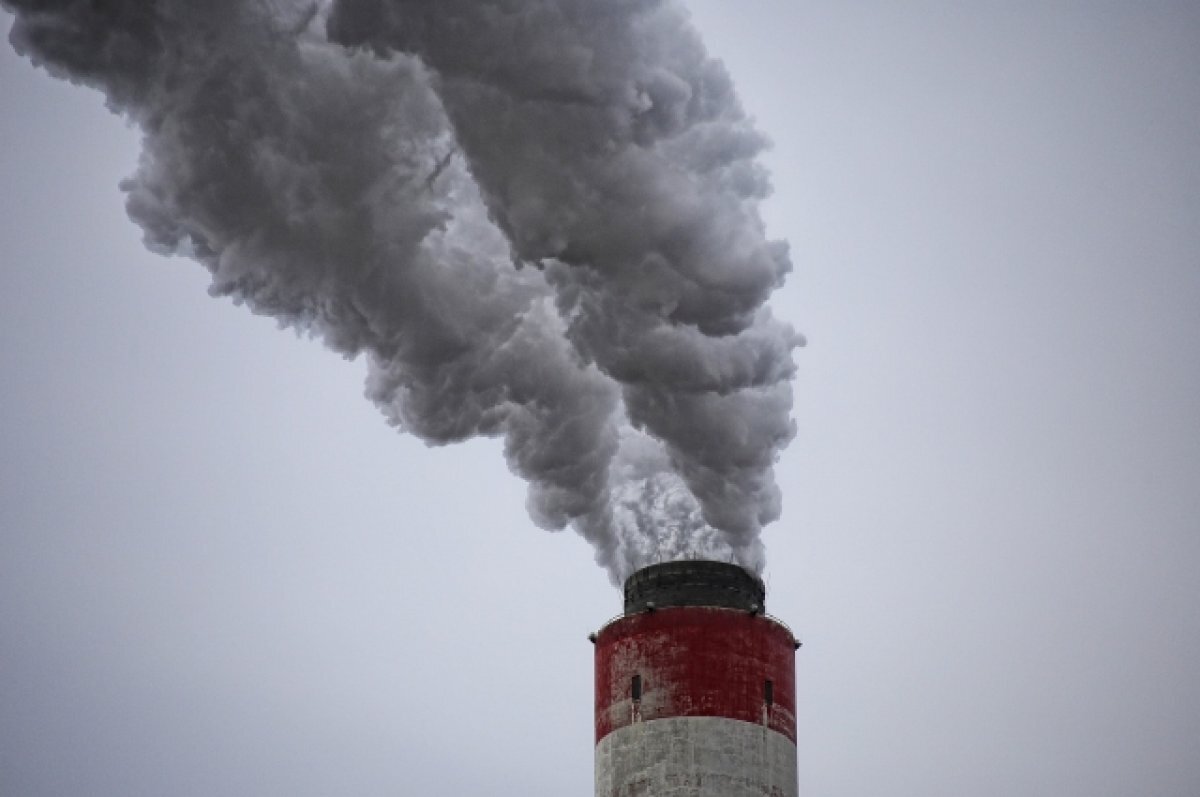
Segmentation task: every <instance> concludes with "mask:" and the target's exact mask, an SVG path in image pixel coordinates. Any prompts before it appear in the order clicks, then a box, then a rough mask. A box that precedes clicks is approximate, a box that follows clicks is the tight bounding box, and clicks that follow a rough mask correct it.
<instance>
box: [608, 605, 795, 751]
mask: <svg viewBox="0 0 1200 797" xmlns="http://www.w3.org/2000/svg"><path fill="white" fill-rule="evenodd" d="M635 676H636V677H637V678H638V682H639V685H640V687H641V690H642V693H641V696H640V699H635V697H634V694H633V688H632V684H633V679H634V677H635ZM768 681H770V682H771V686H770V694H769V696H768V693H767V682H768ZM595 701H596V702H595V712H596V713H595V719H596V741H597V742H599V741H601V740H602V739H603V738H604V737H605V736H607V735H608V734H610V733H612V732H614V731H616V730H618V729H621V728H624V727H625V726H628V725H631V724H634V723H636V722H642V721H650V720H659V719H666V718H670V717H725V718H727V719H732V720H741V721H743V722H749V723H754V724H757V725H763V726H765V727H767V728H769V729H771V730H773V731H776V732H778V733H780V734H782V735H783V736H784V737H786V738H788V739H791V740H795V738H796V650H795V640H794V638H793V637H792V633H791V631H789V630H788V629H787V628H786V627H784V626H783V625H780V624H779V623H777V622H775V621H774V620H772V619H770V618H768V617H763V616H761V615H752V614H749V613H747V612H744V611H738V610H736V609H718V608H709V607H698V606H688V607H672V608H667V609H662V610H659V611H654V612H645V613H642V614H631V615H626V616H624V617H621V618H619V619H617V620H614V621H613V622H612V623H609V624H608V625H607V626H605V627H604V628H603V629H601V630H600V633H599V634H598V635H597V638H596V693H595Z"/></svg>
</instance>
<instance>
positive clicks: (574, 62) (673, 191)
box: [0, 0, 801, 580]
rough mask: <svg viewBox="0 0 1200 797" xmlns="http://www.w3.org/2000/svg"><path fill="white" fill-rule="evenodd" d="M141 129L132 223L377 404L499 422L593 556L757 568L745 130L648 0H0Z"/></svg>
mask: <svg viewBox="0 0 1200 797" xmlns="http://www.w3.org/2000/svg"><path fill="white" fill-rule="evenodd" d="M0 5H3V7H4V8H5V9H7V10H9V11H10V12H12V13H14V14H15V15H16V21H15V23H14V25H13V27H12V30H11V32H10V37H9V38H10V41H11V42H12V44H13V46H14V47H15V48H16V49H17V50H18V51H19V52H20V53H22V54H24V55H25V56H27V57H28V58H30V59H31V60H32V61H33V62H34V63H36V64H38V65H39V66H42V67H44V68H45V69H46V70H47V71H49V72H50V73H52V74H53V75H55V76H58V77H61V78H64V79H67V80H70V81H72V82H75V83H78V84H82V85H85V86H89V87H93V88H96V89H99V90H100V91H101V92H103V94H104V96H105V97H106V100H107V103H108V106H109V107H110V108H111V109H112V110H113V111H114V112H116V113H119V114H121V115H123V116H125V117H126V118H128V119H129V120H131V121H132V122H133V123H135V124H136V125H137V126H138V127H139V128H140V129H141V131H142V133H143V149H142V154H141V157H140V162H139V165H138V168H137V171H136V173H135V174H134V175H133V176H131V177H130V178H128V179H127V180H125V181H123V182H122V185H121V188H122V190H123V191H124V192H125V194H126V206H127V209H128V212H129V215H130V217H131V218H132V219H133V220H134V221H135V222H136V223H137V224H138V225H140V226H141V228H142V229H143V231H144V236H145V242H146V245H147V247H149V248H150V249H152V250H153V251H155V252H160V253H163V254H171V255H184V256H187V257H190V258H192V259H194V260H196V261H198V262H199V263H201V264H202V265H203V266H204V267H205V268H207V269H208V271H209V272H210V273H211V275H212V284H211V287H210V292H211V293H212V294H213V295H215V296H228V297H231V298H233V299H234V300H235V301H237V302H240V303H244V304H245V305H246V306H247V307H249V308H250V309H251V310H252V311H254V312H256V313H260V314H264V315H269V316H272V317H274V318H276V319H278V320H279V322H280V324H282V325H285V326H289V327H293V328H296V329H298V330H302V331H305V332H307V333H310V334H312V335H314V336H317V337H319V338H320V339H322V340H323V341H325V343H326V344H327V345H328V346H329V347H330V348H332V349H333V350H335V351H337V352H339V353H341V354H342V355H344V356H346V357H357V356H363V357H364V358H365V359H366V361H367V366H368V376H367V387H366V392H367V395H368V397H369V398H370V399H371V400H372V401H374V402H375V403H376V404H377V405H378V406H379V407H380V409H381V410H382V411H383V413H384V414H385V416H386V417H387V418H388V420H389V422H390V423H392V424H393V425H395V426H396V427H398V428H400V429H402V430H404V431H406V432H409V433H411V434H414V435H416V436H418V437H419V438H420V439H422V440H424V441H425V442H426V443H428V444H431V445H440V444H446V443H451V442H456V441H460V440H465V439H468V438H471V437H475V436H478V435H486V436H494V437H500V438H502V440H503V443H504V453H505V457H506V458H507V461H508V464H509V466H510V467H511V468H512V470H513V471H514V472H516V473H517V474H519V475H520V476H521V477H522V478H523V479H525V480H526V481H527V482H528V484H529V494H528V502H527V503H528V507H529V512H530V515H531V517H532V518H533V519H534V521H535V522H537V523H538V524H539V525H541V526H543V527H545V528H548V529H561V528H564V527H566V526H572V527H573V528H575V529H576V530H577V531H579V532H580V533H581V534H583V535H584V536H585V537H586V538H587V539H588V540H589V541H590V542H591V543H592V544H593V545H594V546H595V549H596V557H597V560H598V561H599V562H600V563H601V564H602V565H604V566H605V567H606V568H608V570H609V573H610V575H611V576H612V577H613V579H614V580H618V579H620V578H622V577H623V576H624V575H625V574H627V573H628V572H630V571H631V570H632V569H634V568H636V567H639V566H642V565H645V564H648V563H650V562H652V561H656V560H659V559H671V558H681V557H687V556H706V557H714V558H730V559H733V560H735V561H738V562H739V563H741V564H743V565H744V566H746V567H748V568H751V569H753V570H755V571H758V570H760V569H761V567H762V544H761V542H760V532H761V530H762V527H763V525H764V524H766V523H769V522H771V521H773V520H775V519H776V518H778V516H779V513H780V496H779V489H778V487H777V486H776V484H775V480H774V474H773V464H774V462H775V460H776V458H777V457H778V454H779V452H780V451H781V449H782V448H783V447H784V446H785V445H786V444H787V442H788V441H789V439H790V438H791V436H792V434H793V424H792V422H791V420H790V417H789V413H790V407H791V385H790V378H791V375H792V372H793V367H794V366H793V363H792V357H791V352H792V349H793V348H794V347H795V346H797V345H800V344H801V339H800V337H799V336H798V335H797V334H796V333H795V332H793V331H792V329H791V328H790V327H789V326H788V325H786V324H784V323H782V322H780V321H778V320H776V319H774V318H773V317H772V316H771V313H770V311H769V309H768V308H767V307H766V306H765V302H766V300H767V299H768V297H769V296H770V294H771V292H772V291H773V290H774V289H775V288H776V287H778V286H779V285H780V284H781V282H782V280H783V278H784V275H785V274H786V272H787V271H788V269H789V267H790V264H789V261H788V257H787V250H786V246H785V245H784V244H782V243H779V242H772V241H769V240H767V239H766V237H765V235H764V231H763V225H762V223H761V221H760V218H759V215H758V211H757V203H758V202H759V200H761V199H762V198H763V197H765V196H766V195H767V193H768V191H769V186H768V183H767V178H766V175H765V173H764V172H763V170H762V168H761V166H759V165H758V164H757V163H756V162H755V160H754V159H755V157H756V155H757V154H758V153H759V152H760V151H761V150H762V148H763V147H764V145H765V142H764V139H763V137H762V136H761V135H760V134H759V133H757V132H756V131H755V130H754V129H753V126H752V125H751V124H750V122H749V120H748V119H747V118H746V116H745V114H744V113H743V111H742V109H741V107H740V105H739V103H738V101H737V98H736V96H735V94H734V91H733V87H732V84H731V82H730V80H729V77H728V75H727V74H726V72H725V70H724V69H723V67H722V66H721V65H720V63H719V62H717V61H715V60H713V59H711V58H710V57H709V56H708V55H707V54H706V52H705V50H704V48H703V46H702V44H701V42H700V41H699V39H698V37H697V35H696V33H695V31H694V30H693V29H692V27H691V25H690V23H689V22H688V19H687V14H686V12H685V11H684V9H683V8H682V7H681V6H680V5H679V4H678V3H677V2H671V0H606V1H605V2H595V0H439V2H436V3H434V2H428V0H333V2H327V3H304V2H293V1H292V0H205V2H194V0H105V1H104V2H95V0H0Z"/></svg>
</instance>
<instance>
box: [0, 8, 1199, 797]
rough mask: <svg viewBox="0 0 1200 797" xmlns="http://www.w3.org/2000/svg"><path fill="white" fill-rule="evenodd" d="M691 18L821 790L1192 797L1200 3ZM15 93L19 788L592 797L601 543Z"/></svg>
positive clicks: (13, 60) (10, 238)
mask: <svg viewBox="0 0 1200 797" xmlns="http://www.w3.org/2000/svg"><path fill="white" fill-rule="evenodd" d="M689 5H691V6H692V8H693V9H694V13H695V18H696V22H697V24H698V25H699V27H700V28H701V29H702V32H703V34H704V36H705V39H706V41H707V43H708V45H709V48H710V50H711V51H712V52H714V53H715V54H717V55H719V56H720V57H721V58H723V59H724V60H725V62H726V64H727V66H728V67H729V69H730V71H731V72H732V74H733V76H734V78H735V80H736V82H737V84H738V86H739V89H740V91H741V94H742V98H743V101H744V103H745V105H746V106H747V108H748V109H749V110H750V112H751V113H752V114H753V115H754V116H756V117H757V119H758V120H759V124H760V126H761V128H762V129H763V130H764V131H766V132H767V133H768V134H769V135H770V136H771V138H772V139H773V140H774V142H775V148H774V150H773V152H772V153H771V154H770V156H769V158H768V162H769V165H770V166H771V168H772V170H773V173H774V180H775V184H776V188H777V191H776V195H775V196H774V197H773V198H772V199H771V200H770V201H769V202H768V204H767V206H766V208H765V213H766V215H767V218H768V222H769V225H770V228H771V232H772V234H773V235H776V236H779V237H786V238H788V239H790V241H791V243H792V247H793V257H794V260H795V262H796V273H795V274H794V275H793V277H792V278H791V280H790V281H789V283H788V285H787V287H786V288H785V289H784V290H783V291H781V292H780V293H779V294H778V296H777V298H776V300H775V301H774V302H773V306H774V307H775V308H776V311H777V313H778V314H779V315H781V316H783V317H785V318H787V319H789V320H791V321H792V322H793V323H794V324H795V325H796V326H797V327H798V328H799V329H800V330H802V331H803V332H804V333H805V334H806V335H807V337H808V339H809V346H808V348H806V349H804V350H801V351H800V352H798V356H797V359H798V362H799V366H800V369H799V375H798V377H797V380H796V393H797V404H796V418H797V421H798V424H799V429H800V432H799V435H798V437H797V439H796V441H795V442H794V443H793V445H792V447H791V448H790V449H789V451H788V452H787V454H786V455H785V458H784V460H783V462H782V463H781V466H780V483H781V485H782V487H783V490H784V494H785V501H786V504H785V510H784V518H783V520H782V521H781V522H779V523H777V524H776V525H774V526H773V527H771V528H770V529H769V530H768V532H767V535H766V542H767V545H768V557H769V558H768V572H767V577H768V584H769V589H770V593H769V596H768V608H769V610H770V611H771V612H772V613H773V614H775V615H778V616H779V617H781V618H783V619H784V620H785V621H787V622H788V623H789V624H791V625H792V626H793V628H795V629H796V631H797V633H798V634H799V636H800V637H801V638H802V639H803V640H804V641H805V647H804V648H803V649H802V650H801V651H800V655H799V657H798V683H799V695H798V703H799V705H798V722H799V747H800V783H801V793H803V794H806V795H810V796H811V797H842V796H845V797H851V796H852V795H854V796H857V795H864V794H879V793H887V794H889V795H895V796H896V797H907V796H908V795H913V796H914V797H916V795H921V796H922V797H930V796H936V795H971V797H989V796H990V795H996V796H997V797H1000V796H1001V795H1003V796H1005V797H1011V795H1015V794H1021V795H1032V796H1037V795H1045V796H1046V797H1073V796H1074V795H1079V796H1080V797H1082V796H1083V795H1087V796H1088V797H1106V796H1111V797H1128V795H1134V794H1136V795H1152V796H1155V797H1159V796H1161V797H1195V795H1196V794H1200V675H1198V673H1200V423H1198V421H1200V45H1198V44H1197V43H1198V42H1200V5H1197V4H1195V3H1166V2H1146V3H1132V2H1130V3H1103V2H1088V3H1083V2H1078V3H1072V2H1052V3H1045V2H1043V3H1033V2H1028V3H1026V2H1017V3H998V2H996V3H992V2H987V3H948V2H947V3H920V2H917V3H905V4H894V3H833V2H828V3H793V2H782V1H777V0H752V1H751V2H738V3H734V2H730V0H704V1H703V2H700V1H698V0H696V1H694V2H691V3H689ZM901 6H902V7H901ZM9 21H10V20H9V18H8V17H7V16H2V17H0V25H2V26H3V28H4V29H5V30H7V27H8V24H9ZM0 103H2V105H0V107H3V109H4V110H3V113H2V115H0V143H2V144H3V146H2V147H0V202H2V209H3V212H2V213H0V240H2V241H3V248H2V250H0V252H2V254H0V258H2V266H3V267H2V268H0V375H2V376H0V403H2V406H3V410H4V411H3V412H2V413H0V795H2V797H35V796H40V795H113V796H114V797H116V796H117V795H120V796H121V797H134V796H135V795H146V796H147V797H150V796H151V795H153V796H154V797H161V795H173V796H174V795H179V796H181V797H183V796H186V795H206V796H207V795H215V794H220V795H248V796H249V795H256V796H257V795H263V796H264V797H265V796H268V795H281V796H282V795H289V797H304V796H307V795H416V794H428V795H461V794H479V795H484V794H488V795H491V794H514V795H529V796H530V797H534V796H540V795H546V797H550V795H555V796H556V797H557V796H558V795H579V796H581V797H582V796H583V795H590V794H591V793H592V746H593V741H592V718H591V711H592V683H591V667H592V649H591V646H590V645H589V644H588V643H587V640H586V634H587V633H588V631H590V630H592V629H594V628H596V627H598V626H599V625H600V624H602V623H603V622H604V621H605V620H606V619H608V618H609V617H611V616H612V615H614V614H616V613H617V612H618V611H619V608H620V599H619V595H618V593H617V592H616V591H615V590H613V589H612V588H611V586H610V585H609V584H608V582H607V579H606V576H605V575H604V573H603V571H602V570H601V569H600V568H598V567H597V566H595V565H594V564H593V562H592V556H591V551H590V549H589V548H588V546H587V545H586V544H585V543H584V542H583V541H582V540H580V539H578V538H576V537H574V536H572V535H570V534H560V535H551V534H546V533H544V532H540V531H538V530H537V529H535V528H533V526H532V524H531V523H530V522H529V521H528V519H527V517H526V515H525V511H524V508H523V501H524V495H523V485H522V484H521V483H520V482H519V481H518V480H517V479H516V478H515V477H513V476H512V475H510V474H509V473H508V472H507V470H506V469H505V466H504V464H503V462H502V460H501V457H500V453H499V445H498V444H496V443H493V442H473V443H470V444H466V445H460V446H457V447H452V448H445V449H435V450H428V449H426V448H425V447H424V446H423V445H421V444H420V443H418V442H417V441H415V440H414V439H412V438H406V437H403V436H398V435H396V434H394V433H393V432H391V431H390V430H389V429H388V428H387V426H386V425H385V424H384V422H383V420H382V418H381V417H380V416H379V415H378V413H377V412H376V410H375V409H374V408H373V407H372V406H371V405H370V403H369V402H367V401H365V400H364V399H363V398H362V396H361V392H362V386H361V383H362V378H363V375H364V367H363V365H362V364H361V363H347V362H344V361H342V360H340V359H339V358H337V357H336V356H334V355H331V354H330V353H328V352H327V351H325V350H324V349H323V348H322V347H321V346H320V345H319V344H316V343H314V342H311V341H308V340H304V339H297V337H296V336H295V335H294V334H292V333H290V332H279V331H277V330H276V328H275V324H274V322H272V321H271V320H268V319H263V318H258V317H255V316H252V315H251V314H250V313H248V312H247V311H246V310H245V309H244V308H238V307H234V306H232V305H231V304H230V303H228V302H227V301H215V300H213V299H210V298H209V297H208V296H207V295H206V293H205V289H206V285H207V275H206V274H205V272H204V270H203V269H202V268H201V267H200V266H198V265H196V264H194V263H191V262H189V261H187V260H184V259H180V258H175V259H163V258H159V257H156V256H153V255H150V254H148V253H146V252H145V251H144V250H143V249H142V247H141V245H140V242H139V236H140V233H139V230H138V229H137V228H136V227H135V226H134V225H133V224H132V223H131V222H129V221H128V220H127V219H126V218H125V215H124V210H123V205H122V201H123V197H122V195H121V194H120V192H119V191H118V190H117V182H118V181H119V180H120V179H121V178H122V177H123V176H125V175H127V174H129V173H130V172H131V171H132V170H133V168H134V164H135V161H136V157H137V149H138V147H137V136H136V134H135V132H134V131H132V130H131V129H128V128H126V127H125V125H124V124H123V123H122V122H121V121H120V120H119V119H117V118H116V117H113V116H111V115H110V114H108V113H107V112H106V111H105V110H104V108H103V104H102V101H101V99H100V97H99V95H98V94H96V93H94V92H91V91H85V90H81V89H78V88H75V87H72V86H69V85H67V84H64V83H61V82H58V81H55V80H52V79H50V78H49V77H47V76H46V75H45V74H44V73H42V72H38V71H35V70H33V69H32V68H31V67H30V66H29V65H28V63H26V62H24V61H22V60H20V59H18V58H17V57H16V56H15V55H14V54H13V53H12V51H11V48H9V47H8V46H7V45H5V46H4V47H0Z"/></svg>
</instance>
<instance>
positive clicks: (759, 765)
mask: <svg viewBox="0 0 1200 797" xmlns="http://www.w3.org/2000/svg"><path fill="white" fill-rule="evenodd" d="M797 791H798V785H797V779H796V745H795V744H793V743H792V741H791V740H790V739H788V738H787V737H786V736H784V735H783V734H781V733H778V732H776V731H773V730H770V729H769V728H767V727H765V726H763V725H755V724H753V723H749V722H741V721H739V720H731V719H725V718H723V717H673V718H671V719H659V720H651V721H649V722H638V723H635V724H633V725H629V726H626V727H624V728H620V729H618V730H615V731H613V732H612V733H610V734H608V735H607V736H605V737H604V738H603V739H601V740H600V743H599V744H597V745H596V797H764V795H765V796H766V797H797Z"/></svg>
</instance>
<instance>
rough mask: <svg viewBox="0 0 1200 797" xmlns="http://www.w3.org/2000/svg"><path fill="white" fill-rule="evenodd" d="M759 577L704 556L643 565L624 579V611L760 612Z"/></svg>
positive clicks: (762, 595) (763, 593) (763, 599)
mask: <svg viewBox="0 0 1200 797" xmlns="http://www.w3.org/2000/svg"><path fill="white" fill-rule="evenodd" d="M766 594H767V590H766V587H764V586H763V582H762V579H760V578H758V577H757V576H755V575H753V574H751V573H749V572H747V571H746V570H743V569H742V568H741V567H739V566H738V565H733V564H726V563H725V562H710V561H707V560H689V561H680V562H663V563H661V564H657V565H650V566H649V567H643V568H642V569H641V570H638V571H637V572H636V573H634V574H633V575H631V576H630V577H629V578H627V579H626V580H625V613H626V614H636V613H638V612H644V611H649V610H650V609H651V608H654V609H665V608H667V607H668V606H715V607H720V608H725V609H741V610H743V611H747V612H762V611H764V607H765V606H766Z"/></svg>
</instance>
